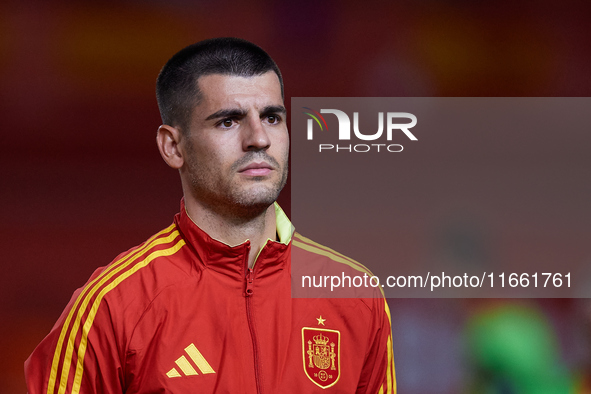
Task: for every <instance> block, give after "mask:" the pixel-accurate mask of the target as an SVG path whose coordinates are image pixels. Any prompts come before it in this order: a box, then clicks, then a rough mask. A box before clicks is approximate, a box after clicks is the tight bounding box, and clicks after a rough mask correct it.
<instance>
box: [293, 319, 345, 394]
mask: <svg viewBox="0 0 591 394" xmlns="http://www.w3.org/2000/svg"><path fill="white" fill-rule="evenodd" d="M302 357H303V361H304V372H305V373H306V375H307V376H308V378H309V379H310V380H311V381H312V382H314V383H316V384H317V385H318V386H319V387H322V388H323V389H326V388H329V387H331V386H333V385H334V384H335V383H336V382H338V380H339V378H340V377H341V333H340V332H338V331H336V330H327V329H320V328H310V327H303V328H302Z"/></svg>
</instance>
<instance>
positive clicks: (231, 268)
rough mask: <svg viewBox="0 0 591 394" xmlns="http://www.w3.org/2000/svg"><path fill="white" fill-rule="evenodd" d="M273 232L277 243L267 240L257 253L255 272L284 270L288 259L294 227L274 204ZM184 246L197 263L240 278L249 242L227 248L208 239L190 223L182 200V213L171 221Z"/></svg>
mask: <svg viewBox="0 0 591 394" xmlns="http://www.w3.org/2000/svg"><path fill="white" fill-rule="evenodd" d="M274 205H275V217H276V229H277V236H278V239H279V241H275V240H271V239H268V240H267V243H266V244H265V245H264V246H263V248H262V249H261V250H260V251H259V254H258V257H257V259H256V262H255V265H254V270H255V272H258V273H261V272H265V273H267V274H268V273H271V272H273V271H275V270H281V269H283V268H284V266H285V264H286V262H287V261H288V257H289V250H290V245H291V237H292V235H293V232H294V227H293V225H292V224H291V222H290V220H289V218H288V217H287V215H286V214H285V213H284V212H283V210H282V209H281V207H279V204H277V203H275V204H274ZM174 221H175V223H176V225H177V227H178V228H179V231H180V233H181V234H182V236H183V238H184V239H185V241H186V243H187V244H188V245H189V246H190V247H191V249H192V250H193V251H194V252H195V254H196V257H197V263H198V264H203V266H205V267H206V268H211V269H213V270H215V271H219V272H222V273H225V274H231V275H232V276H234V275H236V274H239V275H240V277H241V278H242V277H243V275H244V273H245V272H246V269H247V262H248V254H249V251H250V241H249V240H246V241H244V242H243V243H241V244H239V245H236V246H229V245H227V244H225V243H223V242H221V241H218V240H216V239H214V238H212V237H210V236H209V235H208V234H207V233H206V232H205V231H203V230H202V229H201V228H199V226H197V225H196V224H195V222H193V220H191V218H190V217H189V215H188V214H187V211H186V208H185V201H184V199H182V200H181V210H180V212H179V213H178V214H177V215H176V216H175V219H174Z"/></svg>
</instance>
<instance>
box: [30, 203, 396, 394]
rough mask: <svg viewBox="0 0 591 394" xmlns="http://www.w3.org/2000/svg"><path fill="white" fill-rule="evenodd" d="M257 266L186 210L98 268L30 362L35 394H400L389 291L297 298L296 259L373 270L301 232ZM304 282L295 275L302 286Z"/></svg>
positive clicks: (264, 253)
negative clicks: (294, 292) (358, 295)
mask: <svg viewBox="0 0 591 394" xmlns="http://www.w3.org/2000/svg"><path fill="white" fill-rule="evenodd" d="M276 213H277V232H278V235H279V239H280V240H281V242H276V241H272V240H269V241H268V242H267V244H266V245H265V246H264V247H263V249H262V250H261V251H260V253H259V255H258V257H257V260H256V262H255V265H254V267H253V269H248V268H247V261H248V260H247V259H248V254H249V249H250V244H249V242H248V241H246V242H245V243H243V244H241V245H238V246H235V247H229V246H227V245H225V244H223V243H221V242H219V241H216V240H214V239H212V238H211V237H209V236H208V235H207V234H206V233H205V232H203V231H202V230H201V229H199V228H198V227H197V226H196V225H195V224H194V223H193V222H192V221H191V219H190V218H189V217H188V216H187V214H186V212H185V208H184V205H183V204H181V213H179V214H177V215H176V216H175V221H174V223H173V224H172V225H171V226H169V227H168V228H166V229H164V230H162V231H161V232H159V233H158V234H156V235H154V236H153V237H151V238H150V239H148V240H147V241H146V242H144V243H143V244H141V245H140V246H138V247H136V248H133V249H130V250H129V251H127V252H125V253H123V254H121V255H119V256H118V257H117V258H116V259H115V260H114V261H113V262H112V263H111V264H109V265H108V266H106V267H103V268H100V269H98V270H97V271H96V272H95V273H94V274H93V275H92V277H91V278H90V279H89V281H88V282H87V283H86V285H85V286H84V287H82V288H81V289H78V290H77V291H76V292H75V293H74V295H73V297H72V299H71V301H70V303H69V304H68V306H67V307H66V309H65V311H64V312H63V313H62V315H61V317H60V318H59V320H58V321H57V323H56V324H55V326H54V327H53V329H52V331H51V332H50V333H49V335H48V336H47V337H46V338H45V339H44V340H43V341H42V342H41V344H39V346H38V347H37V348H36V349H35V350H34V352H33V353H32V354H31V356H30V357H29V359H28V360H27V361H26V363H25V375H26V380H27V387H28V390H29V393H30V394H37V393H48V394H62V393H165V392H166V393H232V394H237V393H266V394H271V393H326V394H329V393H394V392H395V391H396V383H395V378H394V360H393V355H392V341H391V329H390V316H389V311H388V307H387V304H386V303H385V300H384V299H383V297H376V298H363V299H362V298H292V294H291V290H290V289H291V275H292V270H291V266H292V265H291V264H292V260H298V261H303V262H304V268H305V267H306V266H308V265H309V267H312V268H313V270H314V272H347V273H350V274H351V273H359V272H358V271H359V270H362V271H363V270H364V267H363V266H361V265H359V264H358V263H356V262H354V261H352V260H349V259H347V258H346V257H344V256H342V255H340V254H338V253H336V252H334V251H332V250H330V249H328V248H325V247H322V246H320V245H318V244H315V243H314V242H312V241H310V240H308V239H306V238H304V237H301V236H300V235H299V234H297V233H295V234H293V236H292V231H293V228H292V226H291V223H290V222H289V220H288V219H287V217H286V216H285V214H284V213H283V211H281V209H280V208H279V207H278V206H277V205H276ZM294 283H295V282H294Z"/></svg>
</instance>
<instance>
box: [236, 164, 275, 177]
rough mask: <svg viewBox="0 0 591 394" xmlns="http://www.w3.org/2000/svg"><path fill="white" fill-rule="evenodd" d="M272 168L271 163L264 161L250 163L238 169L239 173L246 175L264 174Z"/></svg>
mask: <svg viewBox="0 0 591 394" xmlns="http://www.w3.org/2000/svg"><path fill="white" fill-rule="evenodd" d="M273 170H274V168H273V166H272V165H270V164H269V163H267V162H265V161H261V162H254V163H250V164H249V165H247V166H245V167H242V168H240V169H239V170H238V172H239V173H240V174H244V175H248V176H265V175H268V174H270V173H271V171H273Z"/></svg>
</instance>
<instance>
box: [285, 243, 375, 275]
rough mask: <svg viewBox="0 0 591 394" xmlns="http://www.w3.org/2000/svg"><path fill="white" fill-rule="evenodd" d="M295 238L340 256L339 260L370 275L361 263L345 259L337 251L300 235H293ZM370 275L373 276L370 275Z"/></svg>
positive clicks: (345, 257) (348, 258)
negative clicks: (343, 260)
mask: <svg viewBox="0 0 591 394" xmlns="http://www.w3.org/2000/svg"><path fill="white" fill-rule="evenodd" d="M295 237H297V238H299V239H300V241H301V242H304V243H306V244H308V245H310V246H314V247H317V248H318V249H322V250H324V251H326V252H329V253H332V254H335V255H337V256H340V257H341V258H343V259H345V260H348V261H349V262H351V263H352V264H354V265H357V266H358V267H359V268H361V269H365V270H366V272H368V273H370V274H371V272H370V271H369V270H368V269H367V268H366V267H365V266H364V265H363V264H361V263H359V262H357V261H355V260H353V259H352V258H350V257H347V256H345V255H344V254H342V253H339V252H337V251H336V250H334V249H331V248H329V247H327V246H324V245H321V244H319V243H317V242H314V241H312V240H311V239H310V238H306V237H304V236H302V234H300V233H295ZM372 275H373V274H372Z"/></svg>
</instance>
